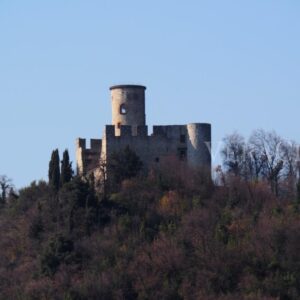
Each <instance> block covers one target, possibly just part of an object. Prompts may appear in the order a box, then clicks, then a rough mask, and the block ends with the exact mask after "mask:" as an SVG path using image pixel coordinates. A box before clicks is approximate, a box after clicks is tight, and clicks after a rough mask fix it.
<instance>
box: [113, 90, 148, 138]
mask: <svg viewBox="0 0 300 300" xmlns="http://www.w3.org/2000/svg"><path fill="white" fill-rule="evenodd" d="M145 90H146V87H145V86H142V85H115V86H112V87H111V88H110V91H111V100H112V125H114V126H115V135H117V136H118V135H120V127H121V125H130V126H131V128H132V134H133V135H136V134H137V126H145V125H146V115H145Z"/></svg>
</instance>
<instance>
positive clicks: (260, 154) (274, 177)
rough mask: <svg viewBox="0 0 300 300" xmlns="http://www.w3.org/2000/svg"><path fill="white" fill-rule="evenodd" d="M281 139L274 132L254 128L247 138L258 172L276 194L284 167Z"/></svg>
mask: <svg viewBox="0 0 300 300" xmlns="http://www.w3.org/2000/svg"><path fill="white" fill-rule="evenodd" d="M283 144H284V141H283V139H282V138H281V137H280V136H279V135H277V134H276V133H275V132H266V131H264V130H261V129H260V130H256V131H254V133H253V134H252V135H251V137H250V139H249V147H250V149H251V153H252V157H253V159H254V162H255V164H256V166H257V168H258V169H259V170H260V174H261V175H262V177H263V178H265V179H267V180H268V182H269V183H270V186H271V189H272V191H273V192H274V193H275V194H276V195H278V192H279V191H278V188H279V179H280V177H281V176H282V175H283V170H284V168H285V161H284V151H283Z"/></svg>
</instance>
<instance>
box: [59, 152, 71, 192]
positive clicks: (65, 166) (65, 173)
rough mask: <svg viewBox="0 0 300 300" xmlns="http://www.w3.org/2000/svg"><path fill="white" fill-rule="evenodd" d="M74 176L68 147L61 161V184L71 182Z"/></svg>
mask: <svg viewBox="0 0 300 300" xmlns="http://www.w3.org/2000/svg"><path fill="white" fill-rule="evenodd" d="M72 177H73V169H72V163H71V162H70V157H69V152H68V150H67V149H66V150H65V151H64V153H63V160H62V161H61V175H60V182H61V186H63V185H64V184H65V183H68V182H70V181H71V179H72Z"/></svg>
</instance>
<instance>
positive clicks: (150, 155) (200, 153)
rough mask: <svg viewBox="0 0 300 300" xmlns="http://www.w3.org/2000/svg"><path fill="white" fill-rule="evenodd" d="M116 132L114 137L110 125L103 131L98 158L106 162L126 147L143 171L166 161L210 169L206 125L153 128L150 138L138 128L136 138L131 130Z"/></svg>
mask: <svg viewBox="0 0 300 300" xmlns="http://www.w3.org/2000/svg"><path fill="white" fill-rule="evenodd" d="M119 129H120V132H119V135H116V134H115V128H114V126H113V125H107V126H106V127H105V131H104V135H103V143H102V154H101V157H102V159H105V160H106V161H109V157H110V155H111V154H112V153H114V152H117V151H120V150H122V149H125V148H126V146H129V147H130V148H131V149H132V150H133V151H135V152H136V154H137V155H138V156H139V157H140V158H141V160H142V161H143V163H144V166H146V167H147V168H149V167H151V166H153V165H157V164H159V163H160V162H161V161H162V160H164V159H166V158H168V157H173V158H177V159H178V160H181V161H186V162H188V164H189V165H190V166H195V167H197V166H205V167H207V168H210V166H211V160H210V144H211V132H210V130H211V129H210V125H209V124H189V125H167V126H154V127H153V133H152V135H148V134H147V132H148V127H147V126H138V127H137V129H138V130H137V135H133V134H132V128H131V126H128V125H123V126H120V128H119Z"/></svg>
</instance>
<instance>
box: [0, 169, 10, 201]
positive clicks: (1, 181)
mask: <svg viewBox="0 0 300 300" xmlns="http://www.w3.org/2000/svg"><path fill="white" fill-rule="evenodd" d="M11 188H12V181H11V179H9V178H7V176H5V175H1V176H0V189H1V197H0V204H2V205H3V204H5V203H6V200H7V195H8V192H9V191H10V189H11Z"/></svg>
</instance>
